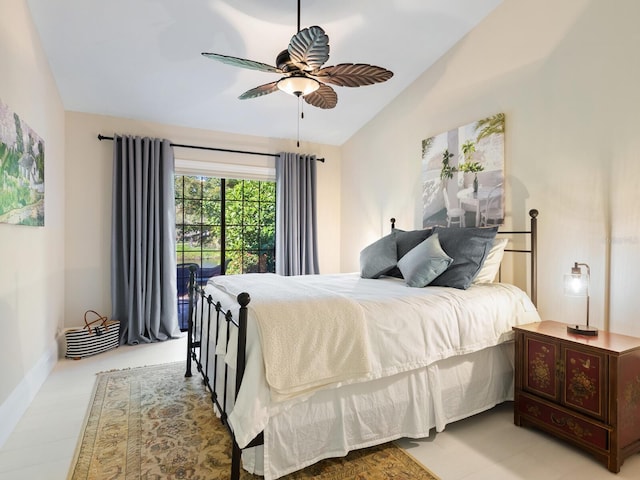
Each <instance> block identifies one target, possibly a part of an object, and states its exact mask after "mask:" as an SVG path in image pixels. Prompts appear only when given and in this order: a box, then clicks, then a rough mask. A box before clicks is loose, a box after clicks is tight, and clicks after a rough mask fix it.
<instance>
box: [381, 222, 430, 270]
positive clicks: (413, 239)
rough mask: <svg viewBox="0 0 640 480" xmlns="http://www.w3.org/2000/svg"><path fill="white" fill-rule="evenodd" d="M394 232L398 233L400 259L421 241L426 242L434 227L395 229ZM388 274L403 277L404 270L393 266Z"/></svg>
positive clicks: (397, 242) (397, 241)
mask: <svg viewBox="0 0 640 480" xmlns="http://www.w3.org/2000/svg"><path fill="white" fill-rule="evenodd" d="M394 233H395V234H396V244H397V245H398V257H397V259H398V260H400V259H401V258H402V257H404V256H405V255H406V254H407V253H408V252H410V251H411V250H412V249H413V248H415V247H416V246H417V245H419V244H420V243H422V242H424V241H425V240H426V239H427V238H429V236H430V235H431V234H432V233H433V229H431V228H425V229H422V230H409V231H408V232H405V231H404V230H399V229H397V228H396V229H395V230H394ZM387 275H390V276H392V277H397V278H403V276H402V272H400V269H398V268H393V269H391V270H390V271H389V272H387Z"/></svg>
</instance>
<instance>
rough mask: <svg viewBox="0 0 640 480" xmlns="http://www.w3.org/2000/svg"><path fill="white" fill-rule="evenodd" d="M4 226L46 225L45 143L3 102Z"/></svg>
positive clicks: (0, 174) (0, 173)
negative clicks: (9, 224)
mask: <svg viewBox="0 0 640 480" xmlns="http://www.w3.org/2000/svg"><path fill="white" fill-rule="evenodd" d="M0 223H11V224H17V225H35V226H42V225H44V142H43V140H42V139H41V138H40V137H39V136H38V134H37V133H36V132H34V131H33V129H32V128H31V127H29V125H27V124H26V123H25V122H24V121H23V120H22V119H21V118H20V116H19V115H18V114H17V113H15V112H12V111H11V110H10V109H9V107H8V106H7V105H5V104H4V103H3V102H2V101H1V100H0Z"/></svg>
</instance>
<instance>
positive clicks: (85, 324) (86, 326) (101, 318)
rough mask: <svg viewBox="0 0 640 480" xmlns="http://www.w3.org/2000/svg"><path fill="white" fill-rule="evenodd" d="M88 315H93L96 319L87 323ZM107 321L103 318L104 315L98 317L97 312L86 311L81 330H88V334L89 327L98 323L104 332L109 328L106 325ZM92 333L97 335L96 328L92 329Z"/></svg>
mask: <svg viewBox="0 0 640 480" xmlns="http://www.w3.org/2000/svg"><path fill="white" fill-rule="evenodd" d="M89 313H92V314H94V315H95V316H97V317H98V318H96V319H95V320H92V321H89V320H87V315H88V314H89ZM108 321H109V319H108V318H107V317H105V316H104V315H100V314H99V313H98V312H96V311H95V310H87V311H86V312H84V327H82V328H87V329H88V330H89V333H91V325H93V324H94V323H98V322H101V323H100V326H101V327H104V328H105V330H109V326H108V325H107V322H108ZM93 330H94V332H95V333H96V335H97V334H98V333H97V332H98V330H97V327H93Z"/></svg>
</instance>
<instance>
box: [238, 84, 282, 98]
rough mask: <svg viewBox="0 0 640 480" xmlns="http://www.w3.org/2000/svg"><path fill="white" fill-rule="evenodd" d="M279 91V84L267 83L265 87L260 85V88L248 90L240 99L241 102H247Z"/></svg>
mask: <svg viewBox="0 0 640 480" xmlns="http://www.w3.org/2000/svg"><path fill="white" fill-rule="evenodd" d="M277 90H278V82H271V83H265V84H264V85H260V86H259V87H256V88H252V89H251V90H247V91H246V92H244V93H243V94H242V95H240V96H239V97H238V98H239V99H240V100H246V99H248V98H256V97H261V96H263V95H267V94H269V93H273V92H276V91H277Z"/></svg>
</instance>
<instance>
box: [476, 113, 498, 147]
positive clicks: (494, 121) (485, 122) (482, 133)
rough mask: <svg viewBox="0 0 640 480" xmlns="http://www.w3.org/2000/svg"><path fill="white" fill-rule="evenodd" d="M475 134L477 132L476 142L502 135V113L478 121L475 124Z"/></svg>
mask: <svg viewBox="0 0 640 480" xmlns="http://www.w3.org/2000/svg"><path fill="white" fill-rule="evenodd" d="M476 132H478V137H477V138H476V141H478V142H479V141H480V140H482V139H483V138H485V137H490V136H491V135H494V134H500V133H504V113H496V114H495V115H492V116H490V117H487V118H483V119H482V120H478V123H476Z"/></svg>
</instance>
